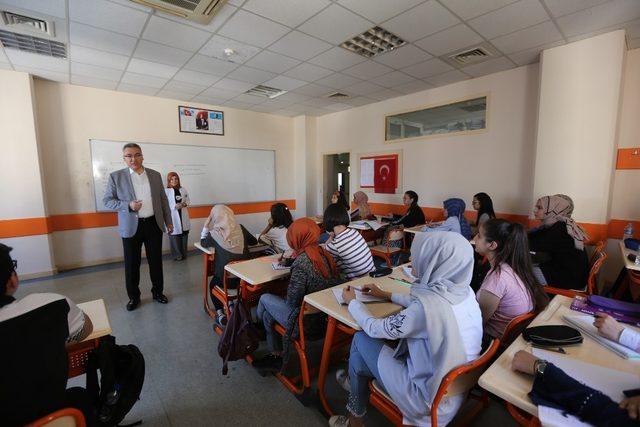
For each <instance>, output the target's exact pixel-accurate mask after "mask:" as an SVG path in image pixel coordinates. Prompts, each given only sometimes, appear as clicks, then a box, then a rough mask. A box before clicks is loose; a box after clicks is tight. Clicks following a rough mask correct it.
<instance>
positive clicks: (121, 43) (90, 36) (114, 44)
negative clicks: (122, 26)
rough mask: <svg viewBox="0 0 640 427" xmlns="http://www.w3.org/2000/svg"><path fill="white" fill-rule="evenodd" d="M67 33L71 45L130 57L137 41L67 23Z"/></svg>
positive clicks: (85, 26) (86, 26)
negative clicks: (68, 33)
mask: <svg viewBox="0 0 640 427" xmlns="http://www.w3.org/2000/svg"><path fill="white" fill-rule="evenodd" d="M69 32H70V40H71V44H76V45H79V46H85V47H89V48H92V49H98V50H104V51H107V52H113V53H119V54H121V55H127V56H129V55H131V52H133V49H134V48H135V46H136V41H137V39H136V38H134V37H130V36H125V35H123V34H117V33H113V32H111V31H106V30H101V29H99V28H94V27H90V26H88V25H83V24H78V23H77V22H70V23H69Z"/></svg>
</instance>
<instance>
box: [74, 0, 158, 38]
mask: <svg viewBox="0 0 640 427" xmlns="http://www.w3.org/2000/svg"><path fill="white" fill-rule="evenodd" d="M148 17H149V14H148V13H145V12H141V11H138V10H134V9H131V8H128V7H124V6H120V5H117V4H115V3H111V2H109V1H106V0H93V1H86V0H69V19H71V20H72V21H76V22H80V23H83V24H87V25H91V26H93V27H98V28H103V29H105V30H110V31H115V32H116V33H122V34H126V35H129V36H133V37H138V36H140V32H142V28H143V27H144V24H145V22H147V18H148Z"/></svg>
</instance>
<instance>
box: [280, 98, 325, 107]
mask: <svg viewBox="0 0 640 427" xmlns="http://www.w3.org/2000/svg"><path fill="white" fill-rule="evenodd" d="M335 103H336V101H335V100H333V99H327V98H311V99H307V100H306V101H303V102H301V104H302V105H306V106H307V107H326V106H327V105H331V104H335ZM287 108H289V107H287Z"/></svg>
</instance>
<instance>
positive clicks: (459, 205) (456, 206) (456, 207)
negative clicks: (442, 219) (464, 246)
mask: <svg viewBox="0 0 640 427" xmlns="http://www.w3.org/2000/svg"><path fill="white" fill-rule="evenodd" d="M443 205H444V208H445V209H446V210H447V215H448V216H450V217H457V218H458V221H460V234H462V235H463V236H464V237H465V239H467V240H470V239H471V237H473V236H472V233H471V226H470V225H469V222H468V221H467V219H466V218H465V217H464V211H465V209H466V207H467V205H465V203H464V200H462V199H447V200H445V201H444V202H443Z"/></svg>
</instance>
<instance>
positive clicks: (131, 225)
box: [102, 143, 173, 311]
mask: <svg viewBox="0 0 640 427" xmlns="http://www.w3.org/2000/svg"><path fill="white" fill-rule="evenodd" d="M122 155H123V158H124V163H125V164H126V165H127V167H126V168H124V169H120V170H118V171H115V172H112V173H111V175H109V182H108V183H107V190H106V191H105V194H104V197H103V199H102V202H103V203H104V205H105V206H106V207H107V208H108V209H113V210H115V211H117V212H118V232H119V233H120V237H122V246H123V247H124V274H125V282H126V284H127V294H128V295H129V302H128V303H127V310H129V311H131V310H135V308H136V307H137V306H138V304H140V288H139V284H140V261H141V258H142V255H141V252H142V244H143V243H144V249H145V251H146V253H147V261H148V262H149V275H150V276H151V283H152V287H151V294H152V296H153V299H154V300H155V301H157V302H159V303H161V304H166V303H168V302H169V300H168V299H167V297H166V296H165V295H164V294H163V288H164V282H163V275H162V234H163V231H164V229H165V224H166V228H167V230H168V232H169V233H171V232H172V231H173V223H172V222H171V211H170V210H169V202H168V201H167V195H166V194H165V192H164V185H163V184H162V177H161V176H160V174H159V173H158V172H156V171H154V170H152V169H148V168H145V167H143V166H142V162H143V161H144V157H143V156H142V149H141V148H140V146H139V145H138V144H133V143H129V144H126V145H125V146H124V147H123V148H122Z"/></svg>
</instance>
